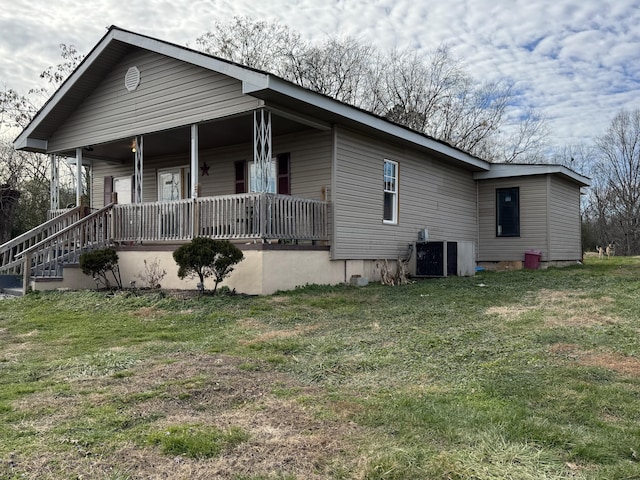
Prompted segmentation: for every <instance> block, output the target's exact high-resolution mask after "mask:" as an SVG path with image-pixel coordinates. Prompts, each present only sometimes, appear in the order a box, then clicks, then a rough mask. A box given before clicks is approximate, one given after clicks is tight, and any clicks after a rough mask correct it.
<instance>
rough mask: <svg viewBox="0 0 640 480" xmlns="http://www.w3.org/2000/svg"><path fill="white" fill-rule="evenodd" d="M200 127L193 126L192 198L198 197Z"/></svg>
mask: <svg viewBox="0 0 640 480" xmlns="http://www.w3.org/2000/svg"><path fill="white" fill-rule="evenodd" d="M198 187H199V186H198V125H195V124H194V125H191V198H196V197H198V194H199V188H198Z"/></svg>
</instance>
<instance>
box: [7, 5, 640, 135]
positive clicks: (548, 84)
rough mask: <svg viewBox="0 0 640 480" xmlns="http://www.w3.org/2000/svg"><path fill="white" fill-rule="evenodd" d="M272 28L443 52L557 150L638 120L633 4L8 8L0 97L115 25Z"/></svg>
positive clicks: (166, 29) (187, 33)
mask: <svg viewBox="0 0 640 480" xmlns="http://www.w3.org/2000/svg"><path fill="white" fill-rule="evenodd" d="M234 15H249V16H251V17H253V18H254V19H266V20H278V21H280V22H281V23H284V24H286V25H287V26H289V27H290V28H292V29H294V30H296V31H298V32H300V33H301V34H302V35H303V37H304V38H305V39H307V40H322V39H323V38H325V37H326V36H327V35H333V36H335V35H351V36H355V37H356V38H358V39H360V40H362V41H365V42H371V43H372V44H374V45H376V46H378V47H379V48H381V49H390V48H394V47H397V48H401V49H402V48H406V47H410V48H415V49H419V50H420V49H425V50H429V49H432V48H435V47H437V46H438V45H440V44H443V43H446V44H448V45H450V46H451V47H452V52H453V53H454V55H456V56H457V57H459V58H461V59H462V60H463V61H464V63H465V65H466V67H467V70H468V71H469V72H470V73H472V74H473V76H474V77H475V78H476V79H478V80H498V79H501V80H506V81H509V82H511V83H513V85H514V86H515V88H516V91H517V93H518V95H519V98H518V102H519V104H520V105H524V106H530V107H534V108H536V109H538V110H539V111H540V112H541V113H543V114H544V115H545V116H546V117H547V119H548V125H549V127H550V129H551V135H552V137H551V140H552V142H553V143H554V144H555V145H558V146H564V145H571V144H575V143H579V142H587V143H588V142H590V141H591V140H592V139H593V138H594V137H596V136H599V135H602V134H603V133H604V131H605V130H606V128H607V126H608V124H609V122H610V121H611V119H612V118H613V116H614V115H615V114H616V113H617V112H618V111H620V110H621V109H623V108H624V109H628V110H633V109H638V108H640V0H446V1H442V0H440V1H437V2H436V1H433V0H333V1H331V0H261V1H259V2H258V1H257V0H170V1H165V0H144V1H143V0H128V1H126V2H123V1H122V0H101V1H99V2H98V1H92V0H55V1H54V0H46V1H45V0H13V1H11V2H7V3H6V4H5V5H4V6H3V7H2V9H0V88H14V89H16V90H18V91H19V92H21V93H26V92H27V90H28V89H29V88H32V87H36V86H44V85H43V84H42V80H40V78H39V73H40V72H42V71H43V70H45V69H46V68H47V67H48V66H49V65H55V64H57V63H59V61H60V49H59V44H62V43H64V44H73V45H75V46H76V47H77V49H78V50H79V51H80V52H82V53H87V52H88V51H89V50H90V49H91V48H92V47H93V46H94V45H95V44H96V43H97V42H98V41H99V39H100V38H101V37H102V36H103V35H104V33H105V32H106V27H108V26H110V25H117V26H119V27H122V28H125V29H128V30H133V31H136V32H139V33H143V34H146V35H150V36H153V37H157V38H160V39H162V40H167V41H171V42H174V43H178V44H181V45H189V46H192V47H193V46H195V39H196V38H197V37H198V36H200V35H201V34H203V33H205V32H206V31H208V30H209V29H210V28H211V26H212V25H213V22H214V21H216V20H222V21H225V20H230V19H231V18H232V17H233V16H234Z"/></svg>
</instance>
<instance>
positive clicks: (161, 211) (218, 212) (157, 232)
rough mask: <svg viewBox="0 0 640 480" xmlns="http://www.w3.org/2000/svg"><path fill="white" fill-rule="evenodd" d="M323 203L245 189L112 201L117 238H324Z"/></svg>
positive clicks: (123, 239) (131, 240)
mask: <svg viewBox="0 0 640 480" xmlns="http://www.w3.org/2000/svg"><path fill="white" fill-rule="evenodd" d="M326 219H327V204H326V203H325V202H322V201H319V200H309V199H305V198H298V197H291V196H289V195H276V194H271V193H247V194H239V195H222V196H217V197H201V198H197V199H189V200H178V201H173V202H152V203H142V204H126V205H115V206H114V209H113V223H114V232H113V233H114V240H115V241H116V242H151V241H176V240H177V241H182V240H190V239H191V238H193V237H194V236H204V237H210V238H216V239H286V240H325V239H326V238H327V226H326Z"/></svg>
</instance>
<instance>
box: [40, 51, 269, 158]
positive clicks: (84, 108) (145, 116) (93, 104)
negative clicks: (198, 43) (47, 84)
mask: <svg viewBox="0 0 640 480" xmlns="http://www.w3.org/2000/svg"><path fill="white" fill-rule="evenodd" d="M131 66H137V67H138V69H139V70H140V77H141V80H140V85H139V87H138V88H137V90H135V91H133V92H129V91H127V90H126V88H125V86H124V76H125V73H126V72H127V70H128V69H129V67H131ZM261 104H262V101H261V100H258V99H256V98H254V97H251V96H249V95H244V94H243V93H242V85H241V82H240V81H239V80H235V79H233V78H230V77H227V76H226V75H222V74H219V73H216V72H212V71H209V70H206V69H204V68H201V67H197V66H195V65H191V64H188V63H185V62H182V61H179V60H175V59H171V58H168V57H165V56H162V55H158V54H155V53H151V52H147V51H143V50H138V51H135V52H133V53H131V54H129V55H128V56H126V57H125V58H124V59H123V61H122V62H121V63H120V64H119V65H118V66H117V67H116V68H114V69H113V71H112V72H111V73H110V74H109V75H107V76H106V77H105V78H104V80H102V82H101V83H100V84H99V85H97V86H96V88H95V90H94V91H93V93H92V94H91V95H90V96H89V97H88V98H86V99H85V100H84V102H83V103H82V104H81V105H80V107H79V108H78V109H77V110H76V111H75V112H74V114H73V115H72V116H71V117H70V118H68V119H67V121H66V122H64V124H63V125H62V126H61V127H60V128H59V129H58V130H57V131H56V132H55V133H54V134H53V135H52V137H51V138H50V139H49V149H50V150H51V151H61V150H67V149H71V148H76V147H80V146H84V145H87V144H98V143H104V142H108V141H113V140H118V139H122V138H126V137H132V136H134V135H140V134H145V133H151V132H156V131H162V130H166V129H169V128H174V127H178V126H183V125H188V124H191V123H197V122H200V121H204V120H209V119H213V118H221V117H224V116H228V115H233V114H236V113H240V112H244V111H249V110H252V109H254V108H256V107H258V106H260V105H261Z"/></svg>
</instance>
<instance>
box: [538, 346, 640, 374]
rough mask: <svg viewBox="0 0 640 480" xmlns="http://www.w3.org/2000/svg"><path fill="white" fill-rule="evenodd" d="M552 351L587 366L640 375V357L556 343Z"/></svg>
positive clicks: (551, 348)
mask: <svg viewBox="0 0 640 480" xmlns="http://www.w3.org/2000/svg"><path fill="white" fill-rule="evenodd" d="M549 350H550V351H551V353H554V354H557V355H560V356H564V357H565V358H567V359H568V360H571V361H574V362H576V363H578V364H580V365H584V366H587V367H599V368H606V369H607V370H613V371H614V372H617V373H620V374H622V375H626V376H630V377H640V358H637V357H630V356H628V355H621V354H619V353H610V352H594V351H591V350H582V349H580V347H579V346H578V345H574V344H570V343H556V344H554V345H552V346H551V347H550V349H549Z"/></svg>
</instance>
